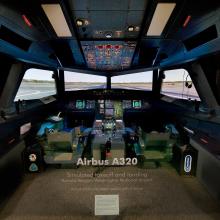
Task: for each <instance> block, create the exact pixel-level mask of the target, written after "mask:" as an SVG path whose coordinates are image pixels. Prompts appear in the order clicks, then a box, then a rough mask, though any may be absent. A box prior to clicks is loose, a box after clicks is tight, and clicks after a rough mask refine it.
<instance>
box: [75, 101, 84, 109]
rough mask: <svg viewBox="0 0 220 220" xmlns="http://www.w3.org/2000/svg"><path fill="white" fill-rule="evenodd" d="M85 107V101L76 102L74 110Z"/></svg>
mask: <svg viewBox="0 0 220 220" xmlns="http://www.w3.org/2000/svg"><path fill="white" fill-rule="evenodd" d="M85 106H86V102H85V100H76V109H84V108H85Z"/></svg>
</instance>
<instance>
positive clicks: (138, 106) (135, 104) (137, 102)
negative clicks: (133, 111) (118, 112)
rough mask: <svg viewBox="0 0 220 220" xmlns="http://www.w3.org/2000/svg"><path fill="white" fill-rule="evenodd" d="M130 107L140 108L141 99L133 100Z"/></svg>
mask: <svg viewBox="0 0 220 220" xmlns="http://www.w3.org/2000/svg"><path fill="white" fill-rule="evenodd" d="M132 107H133V108H137V109H138V108H141V100H133V102H132Z"/></svg>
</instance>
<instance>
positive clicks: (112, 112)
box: [105, 108, 114, 116]
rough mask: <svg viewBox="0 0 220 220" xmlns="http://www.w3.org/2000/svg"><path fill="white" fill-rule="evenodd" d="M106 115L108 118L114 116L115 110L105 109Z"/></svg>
mask: <svg viewBox="0 0 220 220" xmlns="http://www.w3.org/2000/svg"><path fill="white" fill-rule="evenodd" d="M105 115H106V116H114V109H113V108H107V109H105Z"/></svg>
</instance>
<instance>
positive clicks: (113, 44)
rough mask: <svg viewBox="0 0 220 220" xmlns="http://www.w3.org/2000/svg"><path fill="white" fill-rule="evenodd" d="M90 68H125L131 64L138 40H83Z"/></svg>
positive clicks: (82, 43)
mask: <svg viewBox="0 0 220 220" xmlns="http://www.w3.org/2000/svg"><path fill="white" fill-rule="evenodd" d="M81 45H82V49H83V52H84V55H85V58H86V62H87V66H88V68H91V69H94V70H106V71H108V70H124V69H128V68H129V67H130V66H131V61H132V57H133V55H134V51H135V47H136V42H133V41H127V42H125V41H81Z"/></svg>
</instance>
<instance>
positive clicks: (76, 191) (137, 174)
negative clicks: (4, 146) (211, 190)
mask: <svg viewBox="0 0 220 220" xmlns="http://www.w3.org/2000/svg"><path fill="white" fill-rule="evenodd" d="M109 194H114V195H119V208H120V215H119V216H111V217H109V218H108V217H106V216H102V217H97V216H95V215H94V208H95V205H94V198H95V195H109ZM0 210H1V211H0V213H1V214H0V219H7V220H11V219H15V220H17V219H31V220H32V219H33V220H35V219H36V220H41V219H51V220H52V219H53V220H56V219H132V220H133V219H150V220H154V219H167V220H170V219H178V220H181V219H187V220H189V219H190V220H198V219H200V220H211V219H212V220H213V219H214V220H219V219H220V209H219V204H218V203H217V202H216V201H215V200H214V199H213V198H211V196H210V194H208V192H207V191H206V189H205V188H203V186H202V185H201V184H200V183H199V182H198V180H197V179H196V178H195V177H183V176H179V175H178V174H177V172H176V170H174V168H172V167H170V166H169V165H168V164H163V165H162V167H161V168H158V169H139V168H137V167H128V166H127V167H108V168H105V169H103V170H97V168H95V167H80V168H79V169H77V170H75V169H54V168H52V169H50V168H48V169H47V170H46V171H45V172H42V173H40V174H35V175H31V174H29V175H26V177H25V178H24V181H23V183H22V184H21V185H20V186H19V187H18V189H17V190H16V192H14V194H13V195H12V196H11V198H9V199H8V200H7V201H5V202H4V203H2V204H1V207H0Z"/></svg>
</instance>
